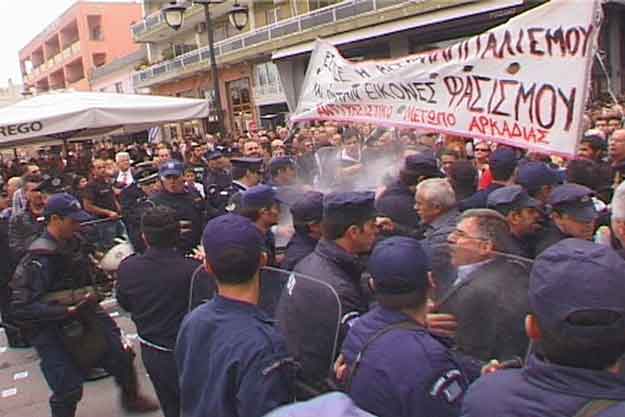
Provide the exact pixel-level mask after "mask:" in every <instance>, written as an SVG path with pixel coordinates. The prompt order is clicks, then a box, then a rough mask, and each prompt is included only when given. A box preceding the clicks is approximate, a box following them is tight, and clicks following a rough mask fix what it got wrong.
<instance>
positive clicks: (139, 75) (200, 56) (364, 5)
mask: <svg viewBox="0 0 625 417" xmlns="http://www.w3.org/2000/svg"><path fill="white" fill-rule="evenodd" d="M406 1H407V0H350V1H343V2H341V3H337V4H334V5H331V6H328V7H324V8H322V9H318V10H315V11H313V12H310V13H306V14H302V15H299V16H295V17H292V18H290V19H285V20H281V21H278V22H276V23H273V24H271V25H268V26H263V27H260V28H258V29H256V30H253V31H250V32H246V33H242V34H240V35H236V36H233V37H230V38H227V39H224V40H223V41H220V42H216V43H215V57H220V56H223V55H227V54H230V53H233V52H237V51H240V50H242V49H245V48H249V47H251V46H256V45H258V44H261V43H264V42H268V41H271V40H275V39H279V38H284V37H287V36H292V35H293V34H296V33H301V32H303V31H306V30H311V29H317V28H318V27H319V26H322V25H326V24H332V23H337V22H341V21H344V20H347V19H351V18H353V17H354V16H358V15H361V14H364V13H370V12H374V11H377V10H380V9H386V8H389V7H392V6H396V5H398V4H401V3H406ZM150 17H151V16H148V18H146V20H145V22H147V20H148V19H149V18H150ZM141 24H143V22H142V23H141ZM152 26H154V25H152ZM133 33H134V26H133ZM208 59H209V48H208V46H205V47H203V48H200V49H196V50H195V51H192V52H188V53H186V54H184V55H180V56H178V57H176V58H174V59H172V60H169V61H166V62H162V63H160V64H156V65H153V66H151V67H150V68H148V69H145V70H143V71H139V72H135V73H134V74H133V82H134V83H135V85H138V84H140V83H142V82H146V81H149V80H151V79H154V78H157V77H161V76H163V75H165V74H173V73H178V72H180V71H181V70H183V69H184V68H185V67H187V66H190V65H195V64H197V63H198V62H204V61H206V62H208Z"/></svg>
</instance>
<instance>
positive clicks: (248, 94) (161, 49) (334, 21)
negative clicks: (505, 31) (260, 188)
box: [131, 0, 625, 131]
mask: <svg viewBox="0 0 625 417" xmlns="http://www.w3.org/2000/svg"><path fill="white" fill-rule="evenodd" d="M543 1H544V0H420V1H414V0H411V1H408V0H349V1H320V0H309V1H301V0H273V1H262V2H260V1H251V0H247V1H240V3H242V4H246V5H248V7H249V10H250V14H249V22H248V25H247V26H246V27H245V28H244V29H243V31H241V32H237V31H236V29H234V28H232V26H230V25H229V24H228V20H227V16H226V13H227V10H228V9H229V8H230V7H231V6H232V3H233V1H227V2H225V3H224V4H222V5H219V6H212V8H211V13H212V15H213V17H214V20H215V24H214V26H215V31H214V33H215V40H216V45H215V54H216V58H217V64H218V67H219V70H220V75H219V77H220V80H219V85H220V93H221V97H222V107H223V108H224V109H225V112H226V120H225V122H226V126H227V128H229V129H233V130H236V131H242V130H249V129H253V128H259V127H260V126H263V125H265V126H267V125H270V124H272V123H275V122H276V121H278V122H281V121H282V120H283V118H284V115H285V114H287V113H288V112H289V110H290V111H293V110H294V109H295V106H296V104H297V99H298V97H299V93H300V88H301V86H302V83H303V80H304V75H305V72H306V69H307V66H308V61H309V59H310V53H311V51H312V48H313V45H314V41H315V39H317V38H323V39H325V40H326V41H328V42H330V43H332V44H334V45H335V46H337V47H338V48H339V49H340V50H341V52H342V53H343V55H344V56H346V57H347V58H350V59H352V60H369V59H388V58H399V57H402V56H406V55H409V54H414V53H419V52H423V51H426V50H430V49H435V48H440V47H444V46H447V45H449V44H451V43H454V42H457V41H459V40H462V39H463V38H466V37H469V36H473V35H475V34H478V33H481V32H483V31H485V30H488V29H490V28H492V27H495V26H497V25H499V24H502V23H504V22H505V21H507V20H508V19H510V18H511V17H513V16H515V15H517V14H519V13H522V12H523V11H525V10H527V9H528V8H530V7H534V6H536V5H538V4H540V3H541V2H543ZM165 3H167V2H165V1H158V0H156V1H148V0H144V15H145V17H144V19H143V20H142V21H140V22H137V23H136V24H135V25H133V26H132V29H131V30H132V33H133V37H134V39H135V41H137V42H143V43H148V44H149V46H148V57H149V61H150V64H149V65H148V66H147V67H146V68H143V69H141V70H140V71H137V72H136V73H135V74H134V83H135V85H136V86H140V87H149V88H151V89H152V92H153V93H154V94H164V95H177V96H188V97H207V98H209V99H210V98H211V97H213V92H212V85H213V83H212V81H211V79H210V64H209V54H208V48H207V46H206V33H205V32H206V27H205V25H204V24H203V22H204V16H203V13H202V9H201V7H198V6H194V7H192V8H190V9H188V10H187V12H186V14H185V23H184V25H183V27H182V28H181V29H180V30H178V31H174V30H172V29H170V28H169V27H168V26H167V24H166V23H165V21H164V19H163V16H162V14H161V12H160V10H161V8H162V7H163V6H164V5H165ZM605 8H606V20H605V23H604V27H603V36H602V37H601V39H602V41H601V45H602V50H604V51H605V59H606V68H607V72H608V76H607V77H606V76H605V74H604V73H603V72H602V71H600V70H597V69H595V82H594V83H593V86H594V90H597V91H600V90H602V89H604V88H606V85H607V80H608V79H609V80H610V85H611V87H612V89H613V90H615V92H616V93H617V94H620V93H622V92H623V91H625V82H624V80H625V78H624V75H623V71H622V68H623V65H624V64H625V61H624V57H625V54H624V53H623V51H624V50H625V47H623V45H625V42H624V40H625V37H624V36H623V23H622V21H623V17H625V15H624V14H623V11H624V9H625V0H608V2H607V3H606V5H605Z"/></svg>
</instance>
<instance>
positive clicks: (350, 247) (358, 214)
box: [276, 192, 377, 398]
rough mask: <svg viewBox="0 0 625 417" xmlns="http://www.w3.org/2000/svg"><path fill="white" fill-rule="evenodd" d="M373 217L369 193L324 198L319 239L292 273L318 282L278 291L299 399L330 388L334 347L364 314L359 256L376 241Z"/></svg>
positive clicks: (280, 317) (279, 312)
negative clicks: (295, 367) (295, 364)
mask: <svg viewBox="0 0 625 417" xmlns="http://www.w3.org/2000/svg"><path fill="white" fill-rule="evenodd" d="M375 216H376V214H375V207H374V194H373V193H371V192H338V193H330V194H327V195H325V197H324V199H323V224H322V239H321V240H320V241H319V243H317V246H316V247H315V250H314V252H313V253H312V254H310V255H309V256H307V257H306V258H304V259H303V260H301V261H300V262H299V263H298V264H297V265H296V266H295V269H294V272H296V273H300V274H302V275H306V276H309V277H312V278H315V279H316V280H319V281H321V283H320V284H318V285H307V283H308V281H307V280H303V279H302V280H300V279H298V278H297V277H293V278H290V279H289V282H288V283H287V285H286V287H285V289H284V291H283V292H282V296H281V298H280V302H279V304H278V308H277V310H276V319H277V320H278V323H279V324H280V326H281V328H282V331H283V334H285V335H286V338H287V344H288V347H289V352H290V353H291V354H292V355H293V356H294V358H295V359H296V360H297V361H298V362H299V363H300V365H301V371H300V373H299V374H298V381H299V387H302V388H305V390H300V392H299V393H298V394H299V396H300V397H302V398H306V397H309V396H311V395H316V394H318V393H319V392H323V391H327V390H328V389H330V387H329V385H328V383H327V380H326V379H327V377H328V371H329V367H330V365H331V363H332V362H334V360H335V359H336V358H335V357H333V353H337V352H335V345H336V346H340V343H341V342H342V340H343V338H344V336H345V334H346V331H347V328H348V326H349V323H350V321H351V320H353V319H354V318H356V317H358V316H359V315H360V314H362V313H365V312H366V311H367V309H368V303H369V294H368V293H367V292H366V291H365V290H364V289H363V285H362V284H361V274H362V272H363V270H364V268H363V265H361V263H360V262H359V259H358V255H359V254H362V253H367V252H369V251H370V250H371V248H372V246H373V243H374V241H375V239H376V237H377V227H376V224H375ZM328 287H329V288H330V289H328ZM334 294H336V296H338V302H339V303H340V305H337V304H336V303H337V299H336V296H335V295H334ZM339 310H340V316H339V317H337V314H339V313H338V312H339ZM339 327H340V328H339ZM337 331H339V337H338V340H336V337H335V335H336V334H337ZM304 391H308V394H307V393H306V392H304Z"/></svg>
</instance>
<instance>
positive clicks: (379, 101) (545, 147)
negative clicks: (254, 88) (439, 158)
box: [291, 0, 601, 156]
mask: <svg viewBox="0 0 625 417" xmlns="http://www.w3.org/2000/svg"><path fill="white" fill-rule="evenodd" d="M600 22H601V8H600V4H599V1H598V0H552V1H551V2H549V3H546V4H543V5H541V6H539V7H536V8H534V9H531V10H529V11H527V12H525V13H523V14H521V15H519V16H516V17H514V18H512V19H510V21H508V22H507V23H506V24H504V25H501V26H498V27H496V28H494V29H492V30H490V31H488V32H485V33H482V34H480V35H476V36H474V37H472V38H468V39H466V40H463V41H461V42H459V43H457V44H455V45H453V46H450V47H448V48H444V49H439V50H435V51H429V52H425V53H420V54H417V55H411V56H407V57H403V58H399V59H394V60H385V61H367V62H359V63H353V62H350V61H348V60H346V59H344V58H343V57H342V56H341V55H340V53H339V51H338V50H337V49H336V48H335V47H333V46H332V45H330V44H328V43H326V42H324V41H321V40H318V41H317V43H316V45H315V49H314V51H313V53H312V56H311V60H310V64H309V66H308V69H307V72H306V78H305V80H304V85H303V88H302V93H301V96H300V101H299V103H298V107H297V110H296V112H295V114H294V115H293V116H292V117H291V121H292V122H298V121H305V120H336V121H348V122H349V121H352V122H366V123H379V124H384V125H391V126H400V127H416V128H421V129H427V130H432V131H439V132H444V133H451V134H457V135H462V136H467V137H478V138H486V139H492V140H495V141H498V142H503V143H507V144H510V145H513V146H518V147H522V148H527V149H531V150H534V151H540V152H545V153H549V154H560V155H564V156H572V155H574V154H575V150H576V146H577V142H578V139H579V137H580V135H581V132H580V129H581V126H582V116H583V111H584V105H585V102H586V96H587V91H588V88H589V77H590V69H591V64H592V60H593V56H594V53H595V50H596V45H597V38H598V33H599V29H600Z"/></svg>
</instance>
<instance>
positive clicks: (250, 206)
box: [239, 184, 282, 266]
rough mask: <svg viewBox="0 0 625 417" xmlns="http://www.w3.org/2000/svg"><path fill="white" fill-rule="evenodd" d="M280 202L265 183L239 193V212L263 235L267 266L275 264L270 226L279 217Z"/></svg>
mask: <svg viewBox="0 0 625 417" xmlns="http://www.w3.org/2000/svg"><path fill="white" fill-rule="evenodd" d="M281 202H282V201H281V200H280V198H279V197H278V193H277V191H276V190H275V189H274V188H273V187H270V186H268V185H265V184H261V185H257V186H256V187H252V188H250V189H249V190H247V191H245V192H244V193H242V194H241V208H240V209H239V213H240V214H241V215H242V216H244V217H247V218H248V219H250V220H251V221H252V222H253V223H254V224H255V225H256V227H258V229H259V230H260V232H261V234H262V235H263V236H264V240H265V250H266V253H267V255H268V260H267V265H269V266H277V262H276V240H275V236H274V234H273V232H272V231H271V228H272V227H273V226H275V225H277V224H278V221H279V219H280V203H281Z"/></svg>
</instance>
